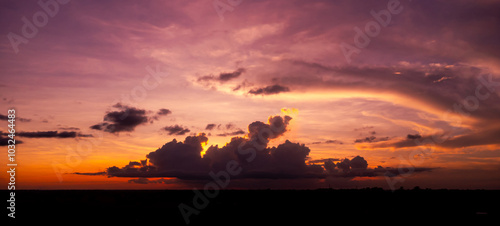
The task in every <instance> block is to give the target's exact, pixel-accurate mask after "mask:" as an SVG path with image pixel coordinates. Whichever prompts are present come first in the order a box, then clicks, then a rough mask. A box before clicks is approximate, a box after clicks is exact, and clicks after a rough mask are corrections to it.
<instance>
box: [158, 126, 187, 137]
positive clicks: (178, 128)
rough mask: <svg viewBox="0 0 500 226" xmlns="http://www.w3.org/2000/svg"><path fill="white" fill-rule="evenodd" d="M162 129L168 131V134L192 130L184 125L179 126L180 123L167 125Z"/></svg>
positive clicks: (181, 133) (182, 133)
mask: <svg viewBox="0 0 500 226" xmlns="http://www.w3.org/2000/svg"><path fill="white" fill-rule="evenodd" d="M162 130H165V131H167V132H168V135H184V134H186V133H189V132H190V130H189V129H188V128H184V127H182V126H179V125H174V126H165V127H163V128H162Z"/></svg>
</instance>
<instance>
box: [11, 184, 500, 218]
mask: <svg viewBox="0 0 500 226" xmlns="http://www.w3.org/2000/svg"><path fill="white" fill-rule="evenodd" d="M2 194H4V197H8V194H7V191H3V192H2ZM194 195H195V193H194V192H193V191H190V190H181V191H178V190H164V191H159V190H154V191H149V190H148V191H144V190H140V191H128V190H119V191H117V190H113V191H107V190H96V191H88V190H81V191H80V190H58V191H16V221H17V223H22V222H28V223H58V224H74V223H95V224H99V225H102V224H103V223H104V224H110V223H112V224H113V225H116V224H123V223H127V225H129V224H146V223H151V224H153V223H154V224H155V225H185V223H184V218H183V217H182V215H181V213H180V212H179V208H178V206H179V204H180V203H185V204H187V205H189V206H193V203H192V202H193V197H194ZM499 201H500V191H491V190H427V189H412V190H396V191H394V192H391V191H385V190H382V189H378V188H371V189H358V190H354V189H353V190H335V189H319V190H250V191H248V190H224V191H220V193H219V194H218V196H217V197H215V198H212V199H209V204H208V206H207V207H206V208H205V209H202V210H200V213H199V215H192V216H191V217H190V220H191V222H190V225H206V224H207V223H208V224H209V225H249V224H255V225H269V224H275V225H285V224H290V223H293V224H295V225H297V224H301V222H302V223H304V222H308V224H307V225H314V224H315V223H322V224H327V225H336V224H340V223H341V222H346V221H347V222H351V223H352V224H354V225H357V224H358V223H361V222H374V223H375V222H377V223H384V222H386V223H387V224H399V225H405V224H408V223H415V222H427V223H431V222H434V223H435V221H443V222H444V223H446V222H447V223H450V222H456V221H460V222H471V223H481V222H482V221H486V220H488V221H490V220H493V221H492V222H499V219H500V218H499V216H500V205H499V203H500V202H499ZM6 205H7V203H6V202H4V206H6ZM4 208H5V207H4ZM4 211H5V210H4ZM5 215H6V214H5ZM3 218H4V219H6V218H7V216H4V217H3ZM476 225H479V224H476Z"/></svg>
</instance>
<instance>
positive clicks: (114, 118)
mask: <svg viewBox="0 0 500 226" xmlns="http://www.w3.org/2000/svg"><path fill="white" fill-rule="evenodd" d="M113 107H114V108H117V109H119V110H118V111H108V112H106V115H104V120H103V121H104V122H102V123H99V124H95V125H92V126H90V128H91V129H95V130H103V131H105V132H109V133H119V132H132V131H134V129H135V127H137V126H138V125H144V124H146V123H148V122H150V123H152V122H153V120H158V119H159V117H160V116H164V115H168V114H171V113H172V112H171V111H170V110H168V109H165V108H162V109H160V110H158V112H157V113H156V114H155V115H153V116H151V117H148V116H147V111H146V110H144V109H138V108H135V107H130V106H127V105H123V104H121V103H117V104H115V105H113Z"/></svg>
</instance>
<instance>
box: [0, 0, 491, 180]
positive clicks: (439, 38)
mask: <svg viewBox="0 0 500 226" xmlns="http://www.w3.org/2000/svg"><path fill="white" fill-rule="evenodd" d="M47 2H50V3H54V4H48V3H47V5H39V4H38V3H37V1H14V0H8V1H1V3H0V17H1V19H0V25H1V26H0V30H1V33H2V34H3V36H2V37H3V38H2V39H1V42H0V57H1V61H0V123H1V126H0V131H2V134H1V137H0V145H1V146H0V148H1V150H2V154H1V155H0V161H1V162H2V170H7V166H6V165H5V163H7V146H6V139H7V138H6V137H7V130H8V127H7V118H6V115H7V110H8V109H15V110H16V123H15V124H16V127H15V128H16V141H17V143H16V150H17V152H16V153H17V164H18V167H17V169H16V170H17V174H16V183H17V186H16V189H191V188H193V187H198V188H200V187H201V188H202V187H203V185H204V184H206V183H207V181H209V180H210V177H209V172H210V171H213V172H218V171H219V170H222V169H224V168H225V167H222V166H225V164H226V162H228V161H231V160H233V161H237V162H238V164H239V165H240V166H241V167H242V169H243V171H242V173H239V174H238V175H235V176H234V177H232V178H231V182H230V184H229V185H228V186H227V188H229V189H266V188H277V189H279V188H283V189H304V188H312V189H314V188H325V187H332V188H355V187H358V188H360V187H372V186H378V187H383V188H386V189H389V188H391V186H393V187H396V188H399V187H400V186H403V187H409V188H412V187H414V186H420V187H422V188H426V187H427V188H460V189H465V188H471V189H500V174H499V173H498V172H499V171H500V41H499V40H500V29H499V27H500V14H499V13H498V12H500V1H496V0H478V1H468V0H458V1H430V0H429V1H427V0H423V1H411V0H400V1H397V0H380V1H378V0H377V1H358V0H342V1H333V0H332V1H327V0H324V1H320V0H315V1H306V0H297V1H290V0H276V1H274V0H273V1H266V0H242V1H226V0H216V1H213V0H171V1H154V0H148V1H129V0H126V1H123V0H106V1H78V0H73V1H62V0H61V1H55V0H54V1H47ZM44 15H45V16H44ZM23 18H25V19H23ZM34 20H35V21H34ZM33 28H35V30H33ZM273 123H278V124H280V125H282V126H283V127H284V128H283V130H280V131H274V130H273V131H274V133H273V134H271V137H266V139H265V142H263V143H265V144H264V145H265V148H264V150H258V151H257V157H256V158H255V160H253V159H251V160H248V158H247V157H248V156H249V155H242V152H241V151H238V148H237V146H238V144H240V143H241V142H247V141H252V140H255V139H258V133H259V130H258V129H260V128H268V127H272V126H273ZM249 125H250V126H249ZM249 129H250V131H249ZM253 129H254V131H252V130H253ZM249 132H250V133H249ZM256 134H257V135H256ZM174 139H175V141H173V140H174ZM232 139H233V140H232ZM19 141H21V142H22V143H19ZM180 142H182V143H180ZM261 143H262V139H261ZM164 145H165V146H164ZM211 146H212V147H211ZM199 148H201V149H199ZM207 150H208V151H207ZM205 152H206V153H205ZM358 156H359V157H358ZM345 159H347V160H345ZM141 161H142V162H141ZM366 164H367V165H366ZM388 175H390V177H388ZM8 179H9V178H8V174H6V173H2V174H0V182H1V184H7V183H8ZM391 183H393V184H392V185H391Z"/></svg>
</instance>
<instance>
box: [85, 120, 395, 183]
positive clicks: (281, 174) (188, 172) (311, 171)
mask: <svg viewBox="0 0 500 226" xmlns="http://www.w3.org/2000/svg"><path fill="white" fill-rule="evenodd" d="M291 119H292V118H291V117H289V116H283V117H282V116H271V117H269V119H268V122H267V123H264V122H260V121H256V122H253V123H251V124H250V125H248V138H245V137H237V136H236V137H233V138H232V139H231V141H230V142H229V143H227V144H226V145H224V146H223V147H219V146H218V145H216V146H213V145H212V146H210V147H209V148H208V149H207V150H206V153H205V154H204V155H203V156H202V154H201V153H202V151H203V145H206V143H207V142H208V137H207V136H206V134H204V133H201V134H198V135H196V136H187V137H186V138H185V140H184V141H183V142H178V141H177V140H176V139H173V140H172V141H170V142H168V143H166V144H165V145H163V146H162V147H161V148H159V149H157V150H155V151H153V152H150V153H149V154H147V155H146V159H145V160H141V161H140V162H137V161H130V162H129V164H128V165H126V166H124V167H121V168H120V167H116V166H112V167H109V168H108V169H107V170H106V175H108V176H114V177H138V179H131V180H130V181H129V182H130V183H139V184H146V183H155V182H151V181H150V180H149V179H145V178H151V177H175V178H179V179H183V180H198V179H210V172H218V171H221V170H225V168H226V165H227V163H228V162H235V163H237V164H238V166H239V167H241V169H242V170H241V172H240V173H239V174H238V175H235V176H234V178H238V179H246V178H254V179H264V178H265V179H282V178H283V179H284V178H326V177H346V178H353V177H357V176H380V175H382V174H383V173H385V172H387V170H391V172H392V171H393V169H389V168H387V170H382V169H386V168H378V169H377V170H375V169H370V168H368V162H367V161H366V160H365V159H364V158H363V157H360V156H356V157H354V158H352V159H347V158H346V159H343V160H340V159H333V158H329V159H321V160H312V161H311V160H309V153H310V152H311V150H310V149H309V148H308V147H307V146H305V145H304V144H300V143H293V142H291V141H289V140H286V141H285V142H284V143H282V144H279V145H278V146H276V147H268V146H267V145H268V143H269V141H270V140H271V139H275V138H277V137H279V136H281V135H283V133H285V132H286V131H287V125H288V124H289V121H290V120H291ZM334 162H337V163H334ZM79 174H81V175H85V174H82V173H79ZM88 175H92V173H90V174H88ZM96 175H100V173H96Z"/></svg>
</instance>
